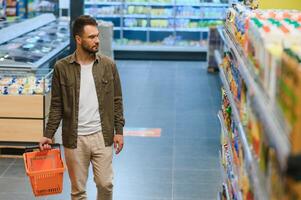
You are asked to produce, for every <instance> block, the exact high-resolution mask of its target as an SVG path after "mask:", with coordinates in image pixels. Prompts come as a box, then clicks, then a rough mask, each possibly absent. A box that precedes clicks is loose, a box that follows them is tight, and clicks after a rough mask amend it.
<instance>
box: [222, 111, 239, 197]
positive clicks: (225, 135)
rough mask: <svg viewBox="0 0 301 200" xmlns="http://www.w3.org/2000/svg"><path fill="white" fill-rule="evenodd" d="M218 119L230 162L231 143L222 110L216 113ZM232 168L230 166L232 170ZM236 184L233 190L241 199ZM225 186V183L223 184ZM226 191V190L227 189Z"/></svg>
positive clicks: (231, 155)
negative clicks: (225, 140) (226, 144)
mask: <svg viewBox="0 0 301 200" xmlns="http://www.w3.org/2000/svg"><path fill="white" fill-rule="evenodd" d="M217 117H218V119H219V121H220V125H221V129H222V132H223V134H224V137H225V138H226V139H227V143H228V151H229V153H230V159H231V162H233V152H232V145H231V141H230V138H229V133H228V130H227V128H226V125H225V119H224V117H223V115H222V112H221V111H219V112H218V115H217ZM233 170H234V169H233V168H232V171H233ZM237 185H238V184H235V190H236V192H237V193H238V200H242V199H243V198H242V196H241V192H239V191H240V190H239V188H237ZM225 186H226V187H227V184H225ZM227 190H228V187H227ZM227 192H228V191H227ZM227 199H230V196H229V192H228V194H227Z"/></svg>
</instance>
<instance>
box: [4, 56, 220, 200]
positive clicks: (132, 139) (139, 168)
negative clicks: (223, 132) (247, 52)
mask: <svg viewBox="0 0 301 200" xmlns="http://www.w3.org/2000/svg"><path fill="white" fill-rule="evenodd" d="M118 67H119V72H120V75H121V79H122V84H123V93H124V103H125V117H126V127H127V130H128V131H127V132H128V133H132V134H133V133H135V134H137V133H139V131H137V130H138V128H160V129H161V136H160V137H139V136H126V137H125V148H124V151H123V152H122V153H121V154H120V155H119V156H117V157H115V158H114V166H115V191H114V200H197V199H198V200H199V199H206V200H207V199H208V200H209V199H216V196H217V190H218V187H219V185H220V171H219V158H218V147H219V135H220V131H219V123H218V120H217V117H216V114H217V111H218V109H219V104H220V98H219V93H220V92H219V91H220V90H219V79H218V76H215V75H210V74H207V72H206V68H205V64H203V66H202V64H200V63H199V62H168V61H119V62H118ZM145 134H146V135H148V134H147V132H145ZM22 162H23V161H22V160H14V159H5V160H3V159H1V160H0V199H24V200H25V199H26V200H29V199H33V196H32V194H31V188H30V185H29V182H28V179H27V177H26V175H25V172H24V166H23V163H22ZM69 184H70V183H69V180H68V178H67V173H65V180H64V186H65V188H64V193H63V194H61V195H56V196H51V197H45V198H39V199H47V200H48V199H53V200H58V199H59V200H65V199H69V192H70V189H69ZM20 188H24V189H20ZM88 195H89V200H90V199H91V200H92V199H95V196H96V190H95V187H94V182H93V178H92V177H90V178H89V182H88Z"/></svg>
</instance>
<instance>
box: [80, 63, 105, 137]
mask: <svg viewBox="0 0 301 200" xmlns="http://www.w3.org/2000/svg"><path fill="white" fill-rule="evenodd" d="M93 63H94V62H92V63H90V64H88V65H81V72H80V93H79V112H78V135H89V134H92V133H96V132H99V131H101V121H100V116H99V108H98V99H97V93H96V88H95V82H94V78H93V74H92V68H93Z"/></svg>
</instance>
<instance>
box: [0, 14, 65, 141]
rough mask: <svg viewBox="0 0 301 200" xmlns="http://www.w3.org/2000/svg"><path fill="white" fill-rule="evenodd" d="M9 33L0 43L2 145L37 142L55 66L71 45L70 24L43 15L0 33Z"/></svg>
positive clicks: (0, 134)
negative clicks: (3, 143) (6, 143)
mask: <svg viewBox="0 0 301 200" xmlns="http://www.w3.org/2000/svg"><path fill="white" fill-rule="evenodd" d="M12 30H14V32H12ZM7 32H9V33H11V34H10V35H9V37H2V38H1V40H0V101H1V102H2V103H1V105H0V142H3V141H6V142H37V141H38V140H39V138H40V137H41V136H42V135H43V131H44V126H45V123H46V119H47V116H48V112H49V105H50V91H51V78H52V73H53V69H52V68H53V64H54V61H55V60H56V59H58V57H60V56H62V55H63V54H64V52H65V50H66V49H67V47H68V45H69V20H65V19H56V18H55V17H54V15H52V14H43V15H40V16H37V17H34V18H32V19H28V20H21V21H18V22H16V23H12V24H10V25H8V26H7V27H4V28H2V29H1V30H0V33H1V34H3V36H4V34H5V33H7ZM12 124H18V125H19V126H18V127H17V126H12ZM23 127H28V128H26V130H25V131H26V134H24V129H23Z"/></svg>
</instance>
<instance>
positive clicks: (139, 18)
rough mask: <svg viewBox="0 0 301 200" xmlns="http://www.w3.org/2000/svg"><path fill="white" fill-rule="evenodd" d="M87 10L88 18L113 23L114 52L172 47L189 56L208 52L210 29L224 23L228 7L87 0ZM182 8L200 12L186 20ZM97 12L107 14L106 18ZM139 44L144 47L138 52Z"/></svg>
mask: <svg viewBox="0 0 301 200" xmlns="http://www.w3.org/2000/svg"><path fill="white" fill-rule="evenodd" d="M84 6H85V14H90V15H92V16H94V17H96V18H97V19H99V20H106V21H112V22H113V24H114V40H115V44H114V50H115V51H116V50H121V49H122V50H126V51H127V50H128V49H131V47H133V48H134V49H136V50H137V49H139V51H149V50H150V49H152V50H151V51H154V50H155V49H156V50H158V51H161V49H160V48H149V46H160V47H163V49H171V48H170V47H172V49H173V52H176V51H179V52H182V51H184V52H189V51H190V50H191V51H192V52H197V51H196V49H198V52H204V50H205V52H207V49H208V47H207V46H208V45H207V43H208V41H207V40H208V37H209V28H208V27H209V26H210V25H211V24H214V23H213V22H216V21H221V20H224V17H225V16H224V15H223V13H225V9H226V8H227V7H228V4H224V3H220V4H219V3H201V1H200V3H199V4H193V5H190V4H185V3H182V2H180V3H179V2H177V1H176V0H174V1H171V2H170V3H160V2H152V1H151V0H149V1H147V2H127V1H126V0H125V1H120V2H103V1H99V0H90V1H88V0H86V1H85V3H84ZM183 8H186V9H187V8H193V9H194V10H196V11H197V12H196V13H197V15H195V14H193V15H187V12H186V13H185V15H187V16H185V15H183ZM103 9H105V11H103ZM134 9H137V10H138V12H135V11H134ZM181 9H182V10H181ZM129 10H131V11H130V12H129ZM184 11H186V10H184ZM98 12H106V14H105V15H104V14H103V13H98ZM155 13H156V14H155ZM157 13H160V14H157ZM191 14H192V13H191ZM154 20H158V21H154ZM142 32H143V33H142ZM166 40H167V41H166ZM179 42H181V43H187V45H182V46H179V45H178V43H179ZM133 43H134V44H133ZM139 43H140V44H141V45H140V46H141V47H140V48H135V47H136V46H137V45H139ZM196 44H198V45H196ZM124 46H128V48H124ZM174 47H176V48H174ZM191 47H192V48H191Z"/></svg>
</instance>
